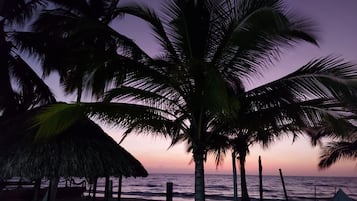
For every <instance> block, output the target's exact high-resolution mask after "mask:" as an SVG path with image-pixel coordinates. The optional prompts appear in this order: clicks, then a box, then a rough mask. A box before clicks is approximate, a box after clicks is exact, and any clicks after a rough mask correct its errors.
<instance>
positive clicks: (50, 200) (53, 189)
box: [47, 177, 59, 201]
mask: <svg viewBox="0 0 357 201" xmlns="http://www.w3.org/2000/svg"><path fill="white" fill-rule="evenodd" d="M58 182H59V177H53V178H51V179H50V184H49V187H48V195H47V201H55V200H56V194H57V185H58Z"/></svg>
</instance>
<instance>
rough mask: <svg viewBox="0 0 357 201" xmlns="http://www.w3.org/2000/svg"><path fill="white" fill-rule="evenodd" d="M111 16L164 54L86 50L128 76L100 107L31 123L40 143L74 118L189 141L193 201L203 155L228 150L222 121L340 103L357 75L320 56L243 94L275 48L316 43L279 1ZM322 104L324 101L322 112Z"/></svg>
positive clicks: (62, 111)
mask: <svg viewBox="0 0 357 201" xmlns="http://www.w3.org/2000/svg"><path fill="white" fill-rule="evenodd" d="M113 11H115V14H118V13H126V14H130V15H134V16H137V17H139V18H141V19H143V20H145V21H146V22H148V23H149V24H150V25H151V28H152V31H153V32H154V33H155V36H156V38H157V39H158V41H159V44H160V45H161V48H162V50H163V54H162V55H161V56H159V57H150V56H148V55H147V54H146V53H145V52H143V51H142V50H141V49H140V48H139V47H138V46H137V45H135V43H133V42H132V41H130V40H126V41H127V42H128V43H126V45H127V46H128V47H132V48H131V49H130V50H131V51H130V53H129V54H128V51H116V53H115V54H113V53H112V54H109V56H108V53H106V52H105V51H104V50H105V49H104V50H103V49H101V48H97V47H94V48H93V49H91V51H90V52H87V53H88V54H91V55H95V54H93V52H96V53H97V52H98V51H95V50H99V52H102V53H106V54H100V55H104V56H107V57H101V58H96V59H95V61H96V63H95V64H96V65H97V64H98V63H100V62H104V63H106V62H107V61H108V62H109V61H116V63H114V64H117V65H118V66H123V67H124V68H119V69H117V70H119V71H123V70H125V72H124V73H125V76H123V77H122V79H121V80H120V82H119V83H118V85H117V86H114V88H113V89H111V90H110V91H108V92H107V93H106V96H105V98H104V102H97V103H79V104H76V105H68V104H58V105H55V106H51V107H49V108H48V109H47V110H46V111H47V112H45V113H43V114H42V115H40V116H38V117H37V120H38V124H40V129H39V135H41V133H43V134H44V133H53V131H57V132H60V131H61V130H62V129H65V128H66V126H68V125H70V124H71V123H73V122H74V121H75V119H76V116H77V115H78V114H80V113H86V114H88V115H91V116H93V117H96V118H98V119H100V120H103V121H106V122H108V123H113V124H115V125H117V126H121V127H124V128H126V129H127V130H126V131H125V133H124V137H125V136H127V135H128V134H130V133H132V132H134V131H136V132H140V133H142V132H148V133H150V134H159V135H164V136H168V137H170V138H171V139H172V145H174V144H176V143H178V142H186V143H187V144H188V145H189V150H190V151H191V152H192V155H193V160H194V163H195V200H196V201H203V200H205V193H204V186H205V185H204V161H205V160H206V156H207V154H208V153H210V152H213V153H215V154H216V156H217V159H220V156H221V155H222V154H224V151H225V149H224V148H223V147H224V146H223V145H227V143H226V142H227V141H226V140H224V139H226V136H225V135H223V134H222V132H218V131H219V129H217V130H215V127H216V126H217V125H219V122H229V121H228V120H230V119H238V120H239V117H243V116H240V115H239V116H238V118H236V117H237V114H239V112H240V111H243V112H242V113H244V112H247V111H248V112H249V113H248V114H254V115H255V114H256V116H257V117H258V116H259V113H264V112H265V113H267V114H268V112H272V111H274V110H271V111H268V109H270V108H271V107H273V106H275V108H276V109H278V108H279V106H281V105H282V106H284V103H291V105H292V106H294V104H293V103H299V101H303V100H306V101H307V100H311V99H312V100H314V99H315V98H316V99H318V98H320V97H324V98H326V100H330V99H331V102H332V103H333V102H334V101H337V102H338V103H340V102H339V100H342V99H341V98H340V99H336V97H346V96H348V95H350V93H349V92H350V90H349V88H348V86H347V83H348V82H349V81H351V80H353V79H355V78H356V76H357V72H356V71H355V70H354V68H353V67H352V65H349V64H346V63H343V62H341V61H339V60H337V59H333V58H332V59H331V58H325V59H320V60H316V61H313V62H311V63H309V64H307V65H306V66H304V67H302V68H301V69H299V70H298V71H296V72H294V73H292V74H291V75H290V76H291V77H290V79H286V80H285V82H284V83H283V84H284V85H283V86H282V85H281V84H282V83H279V82H273V83H271V84H270V85H271V86H272V87H274V88H271V87H266V88H264V87H262V88H259V87H258V88H256V89H254V90H252V91H245V90H242V86H243V81H244V80H247V79H250V78H252V77H255V76H257V75H260V74H261V73H262V72H263V70H264V69H265V68H267V67H268V66H269V65H267V64H270V63H271V61H272V60H274V58H277V57H278V56H279V54H280V51H281V47H286V46H292V45H293V44H295V43H296V42H298V41H307V42H311V43H313V44H316V41H315V39H314V37H313V34H311V33H310V30H311V25H310V24H309V23H307V22H306V21H304V20H301V19H299V18H296V17H292V16H289V15H288V14H287V12H286V11H285V10H284V6H283V4H282V1H279V0H249V1H248V0H240V1H238V0H236V1H228V0H219V1H213V0H197V1H187V0H174V1H170V2H169V3H168V4H167V5H166V8H165V10H164V14H165V15H164V17H159V15H157V14H156V12H155V11H153V10H150V9H149V8H146V7H144V6H141V5H128V6H124V7H118V8H115V9H114V10H113ZM48 12H51V13H54V14H56V13H57V14H58V13H59V12H58V11H56V10H55V11H48ZM51 29H52V28H51ZM103 33H104V32H103ZM106 33H108V32H106ZM66 35H68V33H66V34H65V36H66ZM106 36H113V33H110V34H108V35H106ZM106 40H107V39H106ZM78 41H79V42H80V44H82V43H81V38H76V40H75V41H74V42H77V44H78ZM101 43H102V42H101ZM103 43H105V42H103ZM48 44H49V45H50V43H48ZM117 47H118V46H117ZM37 49H40V48H37ZM92 51H93V52H92ZM103 51H104V52H103ZM134 52H135V54H134ZM45 55H46V54H45ZM86 56H88V55H86ZM89 61H93V60H89ZM73 62H79V61H78V60H74V61H73ZM109 63H110V62H109ZM112 72H113V71H112ZM114 72H115V71H114ZM86 79H87V78H86ZM89 80H90V79H89ZM104 81H105V79H102V82H103V83H104ZM284 87H285V88H284ZM278 88H279V89H281V90H283V92H284V93H285V94H288V95H286V96H283V94H284V93H282V95H281V96H278V95H279V94H274V93H280V92H279V90H274V89H278ZM270 91H274V93H269V92H270ZM289 91H290V92H289ZM288 92H289V93H288ZM270 95H273V96H272V97H271V96H270ZM241 97H245V98H247V99H248V100H249V101H247V103H249V104H248V105H246V104H244V103H243V102H242V99H241ZM327 106H329V104H328V102H326V101H325V102H322V103H321V105H320V108H322V109H323V108H324V107H327ZM307 109H308V107H307ZM282 111H284V110H282ZM286 115H287V113H286V112H280V113H278V114H277V115H276V116H275V117H274V120H276V122H278V123H279V122H284V121H288V120H290V123H291V125H294V124H295V123H299V122H295V121H293V120H294V118H292V119H293V120H291V119H290V118H289V117H286ZM307 115H308V114H306V115H305V116H307ZM67 116H68V117H70V118H67ZM317 117H318V116H317ZM271 118H273V117H271ZM63 119H66V120H67V119H68V121H66V122H63ZM227 119H228V120H227ZM310 119H312V120H314V118H310ZM259 120H260V119H259ZM244 123H248V125H253V124H257V123H260V122H258V121H254V123H253V122H250V121H246V122H244ZM242 124H243V122H242ZM274 125H280V124H277V123H275V124H272V126H274ZM242 128H244V127H242ZM262 128H263V127H262ZM49 131H50V132H49ZM217 139H219V140H220V141H221V142H222V144H220V145H222V146H221V147H222V148H220V147H218V146H216V144H215V143H216V142H217V141H216V140H217Z"/></svg>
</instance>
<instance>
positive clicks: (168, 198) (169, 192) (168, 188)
mask: <svg viewBox="0 0 357 201" xmlns="http://www.w3.org/2000/svg"><path fill="white" fill-rule="evenodd" d="M172 186H173V183H172V182H167V183H166V201H172Z"/></svg>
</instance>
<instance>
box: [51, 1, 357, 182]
mask: <svg viewBox="0 0 357 201" xmlns="http://www.w3.org/2000/svg"><path fill="white" fill-rule="evenodd" d="M127 1H128V0H126V1H125V0H123V3H124V2H127ZM138 1H139V2H144V3H146V2H147V1H143V0H142V1H140V0H138ZM159 2H160V0H151V1H150V5H151V6H153V7H157V6H158V5H159ZM286 3H287V5H288V6H289V9H290V10H292V11H294V12H297V13H298V14H300V15H302V16H304V17H307V18H311V19H312V20H313V21H314V22H316V23H317V25H318V30H320V31H319V33H318V36H319V39H320V47H319V48H318V47H314V46H312V45H309V44H304V43H302V44H301V45H300V44H299V45H298V46H297V48H293V49H289V50H287V51H286V53H285V54H284V55H283V56H282V57H281V61H280V62H277V64H276V66H277V67H276V68H273V69H272V70H269V71H267V72H266V73H265V77H264V79H260V80H256V81H255V82H254V83H251V86H248V87H252V86H256V85H260V84H262V83H265V82H267V81H269V80H273V79H274V78H275V79H276V78H278V77H280V76H283V75H285V74H286V73H289V72H291V71H293V70H294V69H296V68H297V67H300V66H302V65H303V64H305V63H307V62H308V61H310V60H311V59H313V58H318V57H321V56H327V55H337V56H341V57H342V58H345V59H346V60H347V61H353V62H355V63H357V0H339V1H335V0H315V1H311V0H298V1H297V0H287V1H286ZM124 20H127V22H126V23H123V24H119V25H118V26H120V32H122V33H125V34H126V35H128V36H130V37H133V38H134V40H135V41H136V42H137V43H139V44H140V45H141V46H142V47H143V49H145V50H146V51H147V52H149V53H150V54H155V53H156V52H157V51H158V48H157V46H156V45H155V42H154V40H153V37H152V36H151V35H150V34H151V33H149V32H148V31H146V28H147V27H146V26H145V25H144V24H143V23H142V22H138V21H135V20H132V19H131V18H125V19H124ZM131 20H132V21H131ZM129 21H130V23H128V22H129ZM118 29H119V28H118ZM47 82H49V80H47ZM50 82H51V83H50V85H51V86H53V89H54V91H55V92H56V94H57V96H58V97H60V98H59V99H58V100H59V101H63V100H66V101H74V100H75V99H74V97H73V96H67V97H63V95H62V92H61V91H60V90H59V89H58V86H57V87H56V86H55V85H56V84H54V83H53V81H50ZM105 130H106V131H107V132H108V133H109V134H110V136H112V137H113V138H114V139H115V140H117V141H119V140H120V138H121V135H120V130H119V129H108V128H105ZM121 145H122V146H123V147H124V148H125V149H127V150H128V151H129V152H130V153H132V154H133V155H134V156H135V157H136V158H137V159H138V160H140V161H141V162H142V163H143V165H144V166H145V168H146V169H147V170H148V171H149V173H192V174H193V173H194V164H193V163H191V164H189V163H190V161H191V154H188V153H186V150H185V148H186V147H185V145H184V144H180V145H177V146H174V147H172V148H171V149H168V147H169V145H170V141H169V140H168V139H167V140H165V139H162V138H154V137H152V136H143V135H141V136H135V135H132V136H129V137H128V138H127V139H125V141H124V142H123V143H122V144H121ZM319 151H320V149H319V147H315V148H312V147H311V146H310V144H309V140H308V139H307V138H304V137H300V138H299V139H297V141H296V142H295V143H294V144H292V139H291V138H285V139H282V140H280V141H277V142H276V143H274V144H272V145H271V146H270V148H269V149H266V150H263V149H261V148H260V147H259V146H255V147H253V148H252V149H251V154H250V155H249V156H248V158H247V162H246V168H247V174H252V175H256V174H258V156H259V155H261V156H262V162H263V174H264V175H278V174H279V172H278V169H279V168H281V169H282V171H283V174H284V175H292V176H353V177H357V162H356V161H345V160H343V161H339V162H338V163H336V164H335V165H333V166H332V167H331V168H329V169H326V170H322V171H320V170H318V167H317V164H318V157H319ZM230 155H231V154H230V152H228V153H227V155H226V158H225V160H224V163H223V164H222V166H219V167H218V168H216V167H215V164H214V158H213V157H209V158H208V161H207V163H206V166H205V170H206V173H208V174H231V169H232V168H231V157H230Z"/></svg>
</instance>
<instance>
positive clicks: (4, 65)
mask: <svg viewBox="0 0 357 201" xmlns="http://www.w3.org/2000/svg"><path fill="white" fill-rule="evenodd" d="M39 5H44V1H41V0H37V1H24V0H14V1H3V3H2V10H1V11H0V12H1V13H0V16H2V18H1V19H0V57H1V60H0V80H1V81H0V82H1V84H0V85H1V90H0V97H1V98H0V111H1V114H2V115H13V114H15V113H17V112H23V111H26V110H27V109H29V108H33V107H36V106H38V105H41V104H46V103H53V102H54V101H55V100H54V96H53V94H52V92H51V90H50V89H49V88H48V86H47V85H46V84H45V83H44V81H43V80H42V79H41V78H39V77H38V75H37V74H36V72H35V71H34V70H33V69H32V68H31V67H30V66H29V64H28V63H27V62H26V61H25V60H24V59H23V57H22V56H21V55H20V54H19V51H18V49H17V48H16V41H14V40H13V31H15V30H16V29H18V30H19V29H21V25H22V24H23V23H24V22H25V20H26V19H28V18H29V17H30V16H32V14H33V11H34V9H35V8H36V7H38V6H39Z"/></svg>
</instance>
